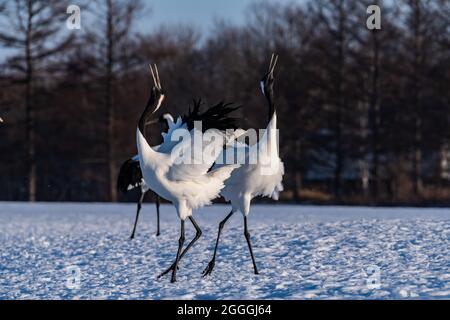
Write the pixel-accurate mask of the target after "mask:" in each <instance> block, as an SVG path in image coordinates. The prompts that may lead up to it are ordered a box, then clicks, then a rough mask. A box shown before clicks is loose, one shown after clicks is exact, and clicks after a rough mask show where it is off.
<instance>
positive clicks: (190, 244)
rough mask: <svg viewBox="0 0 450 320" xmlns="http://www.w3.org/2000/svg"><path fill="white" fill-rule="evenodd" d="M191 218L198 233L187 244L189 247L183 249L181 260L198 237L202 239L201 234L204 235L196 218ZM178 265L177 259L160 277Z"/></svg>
mask: <svg viewBox="0 0 450 320" xmlns="http://www.w3.org/2000/svg"><path fill="white" fill-rule="evenodd" d="M189 220H191V222H192V225H193V226H194V228H195V231H196V234H195V237H194V239H192V241H191V242H189V244H188V245H187V247H186V248H185V249H184V250H183V252H182V253H181V255H180V259H179V260H181V258H183V256H184V255H185V254H186V253H187V252H188V250H189V249H190V248H191V247H192V246H193V245H194V243H195V242H196V241H197V240H198V239H200V236H201V235H202V230H201V229H200V227H199V226H198V224H197V222H196V221H195V220H194V218H193V217H189ZM176 265H177V263H176V261H175V263H173V264H172V265H171V266H170V267H169V268H168V269H167V270H166V271H164V272H163V273H161V274H160V275H159V276H158V278H160V277H162V276H163V275H165V274H167V273H169V272H170V271H173V269H175V267H176Z"/></svg>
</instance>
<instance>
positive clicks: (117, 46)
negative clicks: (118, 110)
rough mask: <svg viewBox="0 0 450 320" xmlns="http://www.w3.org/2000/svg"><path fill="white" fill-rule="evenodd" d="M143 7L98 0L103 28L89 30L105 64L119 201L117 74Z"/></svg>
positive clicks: (113, 194) (136, 2)
mask: <svg viewBox="0 0 450 320" xmlns="http://www.w3.org/2000/svg"><path fill="white" fill-rule="evenodd" d="M142 8H143V5H142V3H141V1H140V0H130V1H113V0H97V1H95V2H94V4H93V5H92V6H91V12H92V13H93V14H94V17H95V19H96V20H97V21H101V26H102V27H101V28H100V29H98V30H96V31H92V32H90V33H89V38H90V40H91V44H92V45H93V46H96V47H97V50H98V56H99V61H100V62H101V64H102V66H103V68H102V70H101V74H102V76H101V79H102V81H101V82H102V83H103V87H104V107H105V111H106V112H105V114H106V117H105V120H106V132H107V133H106V136H107V163H108V171H109V186H110V200H111V201H117V189H116V184H115V181H116V177H117V163H116V160H115V159H116V154H115V144H114V141H115V105H114V89H115V80H116V77H117V75H118V74H119V73H120V72H121V64H120V62H121V61H123V59H124V55H126V54H127V50H126V46H127V44H128V43H127V42H128V41H129V37H130V35H131V32H132V26H133V22H134V20H135V18H136V15H137V14H138V13H139V11H140V10H141V9H142Z"/></svg>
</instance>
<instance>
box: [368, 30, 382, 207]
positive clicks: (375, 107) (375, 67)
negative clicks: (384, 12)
mask: <svg viewBox="0 0 450 320" xmlns="http://www.w3.org/2000/svg"><path fill="white" fill-rule="evenodd" d="M379 62H380V61H379V40H378V35H377V30H373V31H372V70H371V78H372V81H371V96H370V121H371V131H372V139H371V149H372V150H371V151H372V152H371V153H372V166H371V171H372V172H371V176H372V188H371V194H372V199H373V200H374V201H376V200H377V199H378V193H379V176H378V174H379V170H378V167H379V146H378V128H379V124H380V115H379V112H380V105H379V93H378V92H379V91H378V79H379Z"/></svg>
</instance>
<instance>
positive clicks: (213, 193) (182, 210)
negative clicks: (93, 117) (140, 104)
mask: <svg viewBox="0 0 450 320" xmlns="http://www.w3.org/2000/svg"><path fill="white" fill-rule="evenodd" d="M195 130H196V129H192V130H191V131H190V133H189V134H190V137H191V138H192V139H193V137H194V134H195ZM167 137H168V136H166V138H167ZM136 140H137V147H138V151H139V161H140V165H141V170H142V175H143V177H144V180H145V181H146V183H147V185H148V186H149V187H150V189H152V190H153V191H155V192H156V193H157V194H159V195H160V196H161V197H162V198H164V199H166V200H168V201H170V202H172V203H173V204H174V205H175V207H176V209H177V212H178V215H179V217H180V219H182V220H185V219H186V218H187V217H189V216H191V215H192V210H193V209H197V208H200V207H202V206H205V205H208V204H210V203H211V201H212V200H213V199H215V198H216V197H218V195H219V192H220V190H221V189H222V188H223V187H224V183H223V181H224V180H226V179H227V178H229V177H230V174H231V172H232V171H233V170H234V169H236V168H238V167H239V165H227V166H222V167H220V168H217V169H213V170H211V171H210V172H208V170H209V168H211V166H212V165H213V163H214V160H215V159H211V158H208V157H205V159H203V161H201V162H200V163H198V164H196V163H195V162H194V161H198V160H199V157H200V155H198V153H196V152H191V160H190V161H191V164H186V163H177V159H178V160H179V158H177V157H173V156H171V151H172V150H173V149H174V148H175V147H180V149H181V150H184V151H185V152H189V151H192V150H187V149H189V148H191V146H190V143H191V141H192V140H191V141H188V140H183V141H181V142H178V143H176V142H174V141H170V140H169V139H168V140H167V142H163V143H162V144H161V145H160V146H159V148H158V149H157V150H153V149H152V148H151V147H150V146H149V145H148V143H147V141H146V140H145V138H144V137H143V136H142V134H141V132H140V131H139V130H137V132H136ZM186 141H188V142H186ZM211 143H213V144H214V143H220V145H222V143H223V142H221V141H212V142H211ZM180 144H185V145H180ZM204 150H205V147H203V148H202V151H204Z"/></svg>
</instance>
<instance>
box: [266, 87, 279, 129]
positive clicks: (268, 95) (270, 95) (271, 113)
mask: <svg viewBox="0 0 450 320" xmlns="http://www.w3.org/2000/svg"><path fill="white" fill-rule="evenodd" d="M265 96H266V99H267V106H268V108H269V112H268V117H267V121H268V123H270V121H271V120H272V118H273V116H274V114H275V113H276V111H277V109H276V107H275V104H274V103H273V92H272V90H269V92H267V93H266V94H265Z"/></svg>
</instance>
